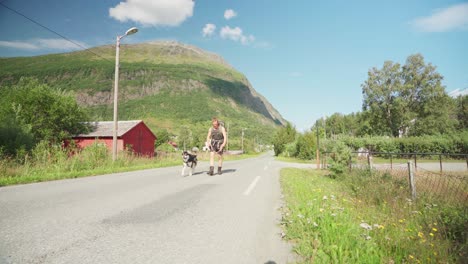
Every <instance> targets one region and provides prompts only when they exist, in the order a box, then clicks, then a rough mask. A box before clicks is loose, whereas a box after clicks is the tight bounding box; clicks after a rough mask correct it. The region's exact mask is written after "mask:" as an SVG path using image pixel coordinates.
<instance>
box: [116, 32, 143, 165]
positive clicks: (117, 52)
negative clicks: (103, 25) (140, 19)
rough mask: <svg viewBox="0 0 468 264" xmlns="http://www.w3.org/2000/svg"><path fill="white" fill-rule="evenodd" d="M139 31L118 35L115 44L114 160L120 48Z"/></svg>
mask: <svg viewBox="0 0 468 264" xmlns="http://www.w3.org/2000/svg"><path fill="white" fill-rule="evenodd" d="M137 32H138V28H136V27H132V28H130V29H129V30H127V32H125V34H124V35H123V36H117V43H116V45H115V80H114V81H115V83H114V133H113V137H112V160H113V161H115V160H116V159H117V128H118V127H117V101H118V98H119V66H120V65H119V49H120V40H121V39H122V38H123V37H125V36H127V35H131V34H135V33H137Z"/></svg>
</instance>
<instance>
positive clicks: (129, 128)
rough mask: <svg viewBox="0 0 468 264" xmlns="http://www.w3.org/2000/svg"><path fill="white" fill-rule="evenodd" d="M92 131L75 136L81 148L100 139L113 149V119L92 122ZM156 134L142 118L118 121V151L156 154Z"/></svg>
mask: <svg viewBox="0 0 468 264" xmlns="http://www.w3.org/2000/svg"><path fill="white" fill-rule="evenodd" d="M89 124H90V125H91V131H90V132H89V133H87V134H80V135H77V136H75V137H73V138H72V139H73V141H75V144H76V145H77V146H78V147H79V148H85V147H87V146H89V145H91V144H93V143H94V142H96V141H98V142H101V143H104V144H106V146H107V148H108V149H109V150H110V151H112V141H113V132H114V122H113V121H99V122H91V123H89ZM156 139H157V138H156V136H155V135H154V134H153V132H151V130H150V129H149V128H148V127H147V126H146V125H145V123H144V122H143V121H142V120H131V121H118V125H117V151H122V150H127V151H128V150H131V151H133V152H134V153H135V154H136V155H142V156H150V157H153V156H154V143H155V141H156Z"/></svg>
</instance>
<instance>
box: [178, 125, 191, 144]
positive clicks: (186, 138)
mask: <svg viewBox="0 0 468 264" xmlns="http://www.w3.org/2000/svg"><path fill="white" fill-rule="evenodd" d="M178 134H179V136H178V138H177V145H178V146H179V148H183V150H187V149H191V148H192V141H193V139H192V130H191V129H190V128H189V126H185V125H184V126H181V127H180V129H179V133H178Z"/></svg>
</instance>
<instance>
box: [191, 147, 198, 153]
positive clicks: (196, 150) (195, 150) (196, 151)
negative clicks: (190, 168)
mask: <svg viewBox="0 0 468 264" xmlns="http://www.w3.org/2000/svg"><path fill="white" fill-rule="evenodd" d="M198 151H200V150H199V149H198V148H197V147H193V148H192V153H193V154H197V153H198Z"/></svg>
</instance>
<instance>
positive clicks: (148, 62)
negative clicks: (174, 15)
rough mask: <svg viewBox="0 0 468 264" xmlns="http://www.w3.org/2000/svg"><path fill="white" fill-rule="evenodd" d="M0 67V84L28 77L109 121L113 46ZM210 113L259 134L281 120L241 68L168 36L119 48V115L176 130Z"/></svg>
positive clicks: (1, 61)
mask: <svg viewBox="0 0 468 264" xmlns="http://www.w3.org/2000/svg"><path fill="white" fill-rule="evenodd" d="M0 69H1V71H0V87H8V86H9V85H11V84H15V83H16V82H18V81H19V79H20V78H21V77H34V78H37V79H38V80H39V81H41V82H44V83H47V84H48V85H50V86H51V87H54V88H57V89H61V90H63V91H67V92H70V93H71V94H73V96H74V97H75V98H76V99H77V101H78V103H79V104H80V105H82V106H84V107H86V108H87V109H89V110H90V112H91V114H92V116H93V119H95V120H111V119H112V108H113V84H114V71H115V46H112V45H107V46H100V47H95V48H91V49H89V50H84V51H76V52H70V53H62V54H50V55H42V56H35V57H16V58H0ZM212 116H218V117H219V118H221V119H222V120H224V121H225V122H226V123H227V124H228V125H229V124H231V125H232V128H234V129H235V130H239V129H241V128H248V129H250V131H251V133H252V134H256V135H258V136H260V137H261V138H265V139H267V138H268V137H271V133H270V131H271V130H272V129H274V128H275V127H277V126H279V125H284V124H286V120H284V118H283V117H282V116H281V114H280V113H279V112H278V111H277V110H276V109H275V108H274V107H273V106H272V105H271V104H270V103H269V102H268V101H267V100H266V99H265V98H264V97H263V96H262V95H261V94H259V93H258V92H257V91H255V89H254V88H253V87H252V85H251V84H250V83H249V81H248V80H247V78H246V77H245V76H244V75H243V74H242V73H240V72H238V71H237V70H235V69H234V68H233V67H232V66H230V65H229V64H228V63H227V62H226V61H224V59H223V58H222V57H220V56H218V55H216V54H214V53H210V52H206V51H204V50H202V49H200V48H198V47H194V46H191V45H187V44H182V43H178V42H172V41H161V42H148V43H140V44H130V45H121V48H120V76H119V120H125V119H143V120H145V122H146V123H148V125H149V126H150V128H152V129H159V128H166V129H169V130H171V131H177V130H178V129H179V130H180V128H181V127H188V128H189V129H193V128H194V127H199V128H200V127H202V126H205V127H206V124H207V122H208V123H209V120H210V119H211V117H212ZM200 129H201V128H200ZM233 132H234V131H233ZM175 133H176V134H177V132H175ZM238 133H240V132H239V131H238Z"/></svg>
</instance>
